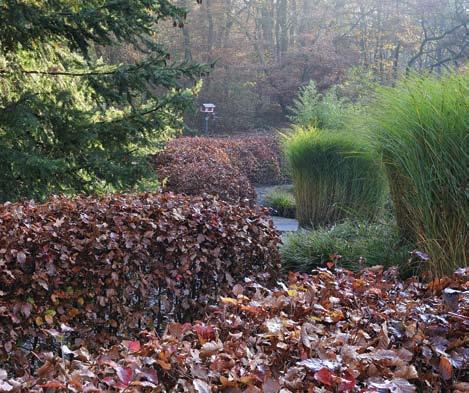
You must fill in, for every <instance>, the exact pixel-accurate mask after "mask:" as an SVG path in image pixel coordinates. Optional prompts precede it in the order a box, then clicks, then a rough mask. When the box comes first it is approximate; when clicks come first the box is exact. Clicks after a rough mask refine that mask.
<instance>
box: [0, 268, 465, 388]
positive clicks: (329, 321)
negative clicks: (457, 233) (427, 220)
mask: <svg viewBox="0 0 469 393" xmlns="http://www.w3.org/2000/svg"><path fill="white" fill-rule="evenodd" d="M396 276H397V275H396V272H395V271H394V270H386V271H383V268H382V267H375V268H372V269H368V270H365V271H363V272H361V273H357V274H353V273H351V272H349V271H347V270H341V269H336V270H335V272H334V273H333V272H331V271H329V270H327V269H318V270H315V271H313V274H312V275H300V274H297V273H291V274H289V276H288V282H285V283H284V282H281V283H279V285H278V286H276V287H273V288H272V287H270V288H267V287H264V286H262V285H260V284H258V283H256V282H254V281H248V282H246V283H244V284H242V285H236V286H234V287H233V288H232V294H231V296H226V297H221V298H220V301H219V304H218V305H217V306H214V307H213V308H212V309H211V312H210V313H209V314H208V315H207V316H206V318H204V320H203V321H197V322H194V323H186V324H179V323H172V324H169V325H168V327H167V330H166V332H165V334H163V335H161V336H159V335H157V334H155V333H154V332H145V333H142V334H141V335H139V336H136V337H133V338H131V339H130V340H122V341H121V342H120V343H118V344H116V345H115V346H113V347H111V348H109V349H102V350H101V351H99V352H97V353H96V352H94V353H93V352H89V351H87V350H86V348H85V347H82V348H80V349H77V350H70V349H69V348H68V347H67V346H66V345H62V347H61V349H60V350H59V351H58V352H56V353H55V354H54V353H52V352H46V353H39V354H37V363H38V364H37V367H38V368H36V370H35V373H31V374H30V373H29V370H28V369H25V370H23V371H22V372H20V373H19V374H17V375H15V374H14V373H12V372H6V371H5V370H0V384H1V385H0V386H1V387H2V388H3V389H5V390H9V391H11V392H20V391H23V392H25V391H29V392H43V391H48V392H66V391H109V392H155V391H156V392H181V391H184V392H194V393H206V392H232V393H237V392H246V393H251V392H253V393H260V392H267V393H280V392H282V393H288V392H312V393H316V392H317V393H320V392H323V393H326V392H351V393H359V392H360V393H384V392H386V393H397V392H400V393H413V392H420V393H430V392H432V393H433V392H439V393H449V392H452V393H463V392H467V390H468V388H469V384H468V383H467V382H465V381H467V378H468V377H469V375H468V369H467V367H466V366H467V357H468V349H467V343H468V335H467V332H468V326H467V318H466V317H465V316H464V315H467V312H468V311H469V302H468V300H469V299H468V297H467V296H464V292H465V291H467V290H468V279H469V271H468V269H459V270H458V271H457V272H456V273H455V274H454V275H453V276H451V277H446V278H443V279H437V280H435V281H433V282H432V283H430V284H428V285H424V284H422V283H421V282H419V281H418V280H416V279H411V280H409V281H407V282H405V283H403V282H400V281H399V280H397V279H396ZM60 334H63V333H60Z"/></svg>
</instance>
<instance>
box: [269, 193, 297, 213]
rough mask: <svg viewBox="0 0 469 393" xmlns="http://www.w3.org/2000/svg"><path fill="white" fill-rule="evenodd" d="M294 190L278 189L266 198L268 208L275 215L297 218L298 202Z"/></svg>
mask: <svg viewBox="0 0 469 393" xmlns="http://www.w3.org/2000/svg"><path fill="white" fill-rule="evenodd" d="M293 192H294V191H293V188H291V187H289V188H287V187H277V188H275V189H274V190H273V191H272V192H270V194H267V195H266V197H265V204H266V206H268V207H270V208H271V209H272V210H273V214H274V215H278V216H280V217H288V218H295V214H296V201H295V195H294V194H293Z"/></svg>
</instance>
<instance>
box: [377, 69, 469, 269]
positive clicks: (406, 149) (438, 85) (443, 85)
mask: <svg viewBox="0 0 469 393" xmlns="http://www.w3.org/2000/svg"><path fill="white" fill-rule="evenodd" d="M373 112H374V113H373V119H374V123H372V132H370V139H371V140H372V142H373V143H375V145H376V147H377V149H378V150H379V151H380V152H381V154H382V157H383V162H384V165H385V168H386V172H387V176H388V179H389V183H390V189H391V195H392V198H393V203H394V207H395V210H396V219H397V222H398V225H399V227H400V229H401V233H402V234H403V235H404V237H406V238H407V239H409V240H411V241H416V242H417V244H418V245H419V247H421V248H422V249H423V250H424V251H425V252H426V253H427V254H428V255H429V256H430V267H431V271H432V273H433V274H434V275H436V276H442V275H444V274H450V273H452V272H453V271H454V270H455V269H456V268H458V267H460V266H467V257H468V255H467V254H468V250H469V235H468V234H469V231H468V227H467V226H468V222H469V208H468V206H469V73H466V74H459V75H447V76H443V77H441V78H436V77H416V76H414V77H411V78H409V79H407V80H405V81H403V82H401V83H400V84H398V85H397V87H395V88H383V89H381V90H380V91H379V95H378V100H377V102H376V103H375V105H374V111H373Z"/></svg>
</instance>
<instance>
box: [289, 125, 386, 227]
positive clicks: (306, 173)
mask: <svg viewBox="0 0 469 393" xmlns="http://www.w3.org/2000/svg"><path fill="white" fill-rule="evenodd" d="M285 153H286V156H287V159H288V161H289V164H290V167H291V172H292V177H293V182H294V186H295V195H296V203H297V218H298V221H299V222H300V225H301V226H303V227H321V226H328V225H332V224H334V223H336V222H338V221H341V220H343V219H344V218H347V217H353V218H361V219H365V220H372V219H374V218H375V217H376V216H378V215H379V213H380V212H381V210H382V207H383V203H384V199H385V195H386V183H385V178H384V176H383V174H382V172H381V168H380V165H379V163H378V160H377V159H376V156H375V155H374V154H373V153H372V150H371V148H370V147H369V146H368V145H367V143H366V141H364V140H363V139H362V138H359V137H358V136H357V135H352V134H349V133H345V132H329V131H321V130H317V129H314V128H310V129H301V128H300V129H297V130H296V131H295V132H294V133H292V134H290V135H287V136H285Z"/></svg>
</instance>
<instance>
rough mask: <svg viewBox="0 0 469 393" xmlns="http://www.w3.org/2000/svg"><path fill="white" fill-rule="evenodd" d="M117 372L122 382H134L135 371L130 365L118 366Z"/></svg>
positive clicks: (127, 383)
mask: <svg viewBox="0 0 469 393" xmlns="http://www.w3.org/2000/svg"><path fill="white" fill-rule="evenodd" d="M116 372H117V376H118V377H119V379H120V380H121V382H122V383H123V384H124V385H126V386H127V385H129V384H130V382H132V379H133V376H134V372H133V370H132V369H131V368H129V367H125V368H124V367H119V366H118V367H117V368H116Z"/></svg>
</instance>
